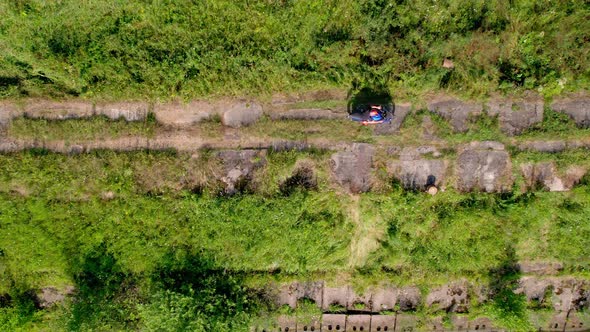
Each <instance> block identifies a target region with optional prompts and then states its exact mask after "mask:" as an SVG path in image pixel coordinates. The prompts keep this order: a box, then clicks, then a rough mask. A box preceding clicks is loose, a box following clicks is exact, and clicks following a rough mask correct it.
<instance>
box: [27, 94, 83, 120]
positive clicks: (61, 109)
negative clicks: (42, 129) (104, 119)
mask: <svg viewBox="0 0 590 332" xmlns="http://www.w3.org/2000/svg"><path fill="white" fill-rule="evenodd" d="M24 115H25V116H26V117H29V118H34V119H48V120H65V119H77V118H86V117H90V116H92V115H94V110H93V106H92V103H91V102H87V101H60V102H57V101H49V100H37V99H33V100H29V101H27V103H26V104H25V106H24Z"/></svg>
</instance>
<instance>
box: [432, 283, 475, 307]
mask: <svg viewBox="0 0 590 332" xmlns="http://www.w3.org/2000/svg"><path fill="white" fill-rule="evenodd" d="M426 305H427V306H428V307H431V308H434V309H438V310H444V311H446V312H467V310H468V307H469V295H468V286H467V283H465V282H457V283H453V284H449V285H445V286H442V287H441V288H439V289H436V290H434V291H432V292H431V293H430V294H428V296H427V298H426Z"/></svg>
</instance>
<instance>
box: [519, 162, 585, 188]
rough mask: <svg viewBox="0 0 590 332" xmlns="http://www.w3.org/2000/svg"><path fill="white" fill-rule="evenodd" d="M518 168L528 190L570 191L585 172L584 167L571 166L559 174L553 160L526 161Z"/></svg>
mask: <svg viewBox="0 0 590 332" xmlns="http://www.w3.org/2000/svg"><path fill="white" fill-rule="evenodd" d="M520 169H521V171H522V175H523V177H524V180H525V185H526V188H527V189H528V190H537V189H543V190H548V191H570V190H571V189H572V188H573V187H574V185H576V184H577V183H579V182H580V180H581V179H582V177H583V176H584V175H585V174H586V169H585V168H583V167H579V166H571V167H569V168H568V169H567V171H566V172H565V174H564V175H563V176H560V175H559V174H558V172H557V167H556V166H555V163H554V162H541V163H537V164H532V163H527V164H523V165H521V167H520Z"/></svg>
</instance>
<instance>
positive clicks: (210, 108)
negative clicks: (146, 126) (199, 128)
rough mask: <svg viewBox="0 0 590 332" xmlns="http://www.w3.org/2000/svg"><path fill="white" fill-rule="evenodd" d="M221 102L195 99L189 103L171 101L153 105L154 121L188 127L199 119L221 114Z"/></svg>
mask: <svg viewBox="0 0 590 332" xmlns="http://www.w3.org/2000/svg"><path fill="white" fill-rule="evenodd" d="M222 111H223V107H222V105H221V104H211V103H209V102H206V101H200V100H195V101H191V102H190V103H182V102H173V103H168V104H157V105H155V106H154V115H155V117H156V121H158V122H159V123H161V124H163V125H165V126H174V127H189V126H192V125H194V124H197V123H199V122H201V121H205V120H208V119H211V118H212V117H214V116H215V115H219V116H221V113H222Z"/></svg>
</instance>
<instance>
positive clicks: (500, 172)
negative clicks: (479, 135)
mask: <svg viewBox="0 0 590 332" xmlns="http://www.w3.org/2000/svg"><path fill="white" fill-rule="evenodd" d="M456 174H457V176H458V180H457V189H459V190H460V191H462V192H471V191H483V192H488V193H491V192H506V191H509V190H510V189H511V187H512V183H513V179H512V162H511V161H510V155H509V154H508V152H506V151H505V150H504V145H502V144H501V143H498V142H472V143H471V144H469V145H468V146H467V147H466V148H465V149H464V150H463V151H461V152H460V154H459V157H458V160H457V169H456Z"/></svg>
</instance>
